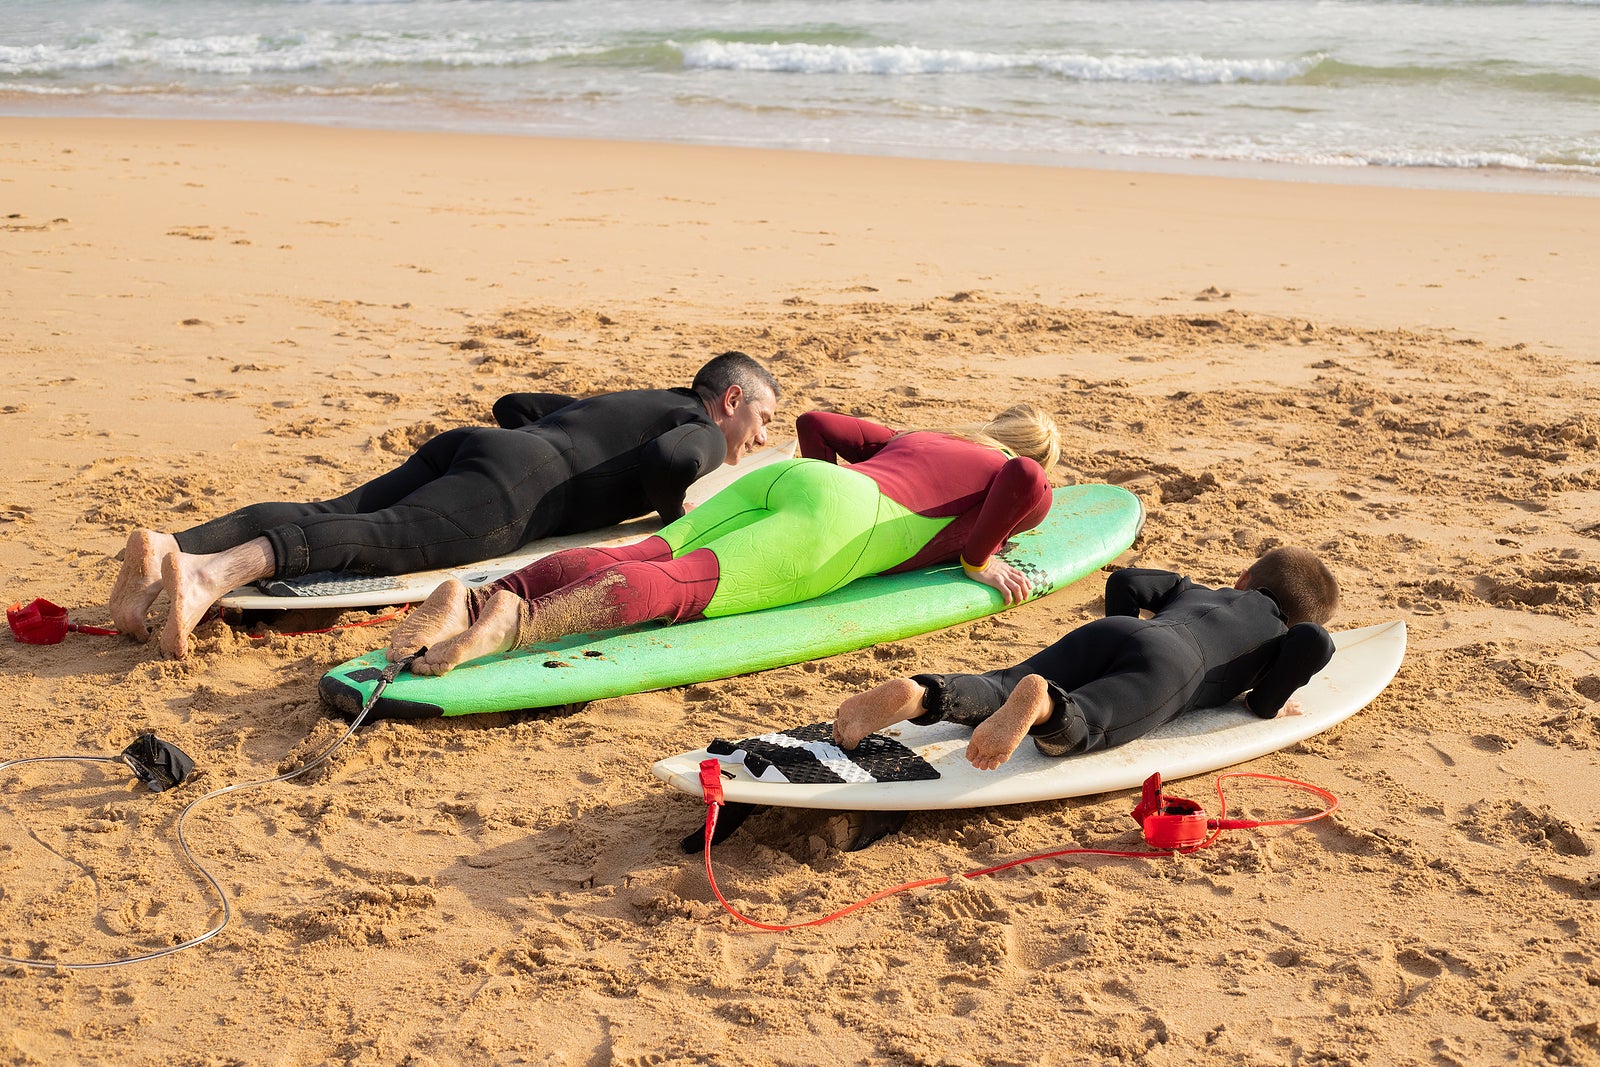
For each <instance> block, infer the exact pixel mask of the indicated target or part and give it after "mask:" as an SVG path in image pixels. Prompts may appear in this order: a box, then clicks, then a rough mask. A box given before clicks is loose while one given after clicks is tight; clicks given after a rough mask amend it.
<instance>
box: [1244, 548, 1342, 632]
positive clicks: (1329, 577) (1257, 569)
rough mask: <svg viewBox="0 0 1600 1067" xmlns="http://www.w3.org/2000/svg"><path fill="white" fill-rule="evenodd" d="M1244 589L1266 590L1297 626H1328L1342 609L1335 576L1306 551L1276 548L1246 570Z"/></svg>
mask: <svg viewBox="0 0 1600 1067" xmlns="http://www.w3.org/2000/svg"><path fill="white" fill-rule="evenodd" d="M1241 587H1242V588H1246V589H1264V590H1266V591H1268V592H1270V593H1271V594H1272V599H1274V600H1276V601H1277V602H1278V606H1279V607H1280V608H1282V609H1283V614H1284V616H1285V617H1286V618H1287V619H1288V620H1289V625H1290V626H1293V625H1295V624H1296V623H1301V622H1314V623H1318V624H1320V625H1327V622H1328V620H1329V619H1331V618H1333V612H1334V609H1336V608H1337V607H1338V606H1339V582H1338V580H1337V579H1335V578H1334V576H1333V572H1332V571H1330V570H1328V568H1327V566H1326V565H1325V564H1324V563H1323V562H1322V561H1321V560H1320V559H1318V558H1317V557H1316V556H1314V555H1313V554H1311V553H1310V552H1308V551H1306V550H1305V549H1303V548H1292V547H1288V546H1285V547H1283V548H1274V549H1272V550H1271V551H1270V552H1266V553H1264V554H1263V555H1262V557H1261V558H1260V559H1258V560H1256V561H1255V562H1254V563H1252V564H1250V566H1249V567H1248V568H1247V569H1246V570H1245V572H1244V575H1243V578H1242V585H1241Z"/></svg>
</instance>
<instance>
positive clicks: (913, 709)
mask: <svg viewBox="0 0 1600 1067" xmlns="http://www.w3.org/2000/svg"><path fill="white" fill-rule="evenodd" d="M927 691H928V690H927V687H925V686H923V685H922V684H921V683H920V682H914V681H912V680H911V679H910V678H895V679H892V680H890V681H887V682H884V683H883V684H882V685H878V686H874V687H873V688H871V689H869V690H867V691H866V692H865V693H856V694H854V695H852V696H848V697H846V698H845V700H844V703H842V704H840V705H839V710H838V711H837V712H835V713H834V717H833V741H834V744H836V745H838V746H839V747H840V748H844V749H851V748H855V747H856V746H857V745H859V744H860V743H861V739H862V738H864V737H866V736H867V735H868V734H870V733H873V732H874V731H877V730H882V729H884V728H885V727H889V726H893V725H894V724H895V723H897V722H905V721H906V720H907V719H914V718H916V717H917V716H918V715H921V714H922V696H923V694H924V693H926V692H927Z"/></svg>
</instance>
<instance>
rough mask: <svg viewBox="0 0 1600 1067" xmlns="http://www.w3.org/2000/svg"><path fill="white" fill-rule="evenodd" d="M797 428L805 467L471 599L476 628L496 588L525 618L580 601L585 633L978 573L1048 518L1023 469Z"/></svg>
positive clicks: (1035, 481)
mask: <svg viewBox="0 0 1600 1067" xmlns="http://www.w3.org/2000/svg"><path fill="white" fill-rule="evenodd" d="M796 429H797V431H798V433H799V437H800V454H801V456H802V457H803V458H799V459H793V460H788V461H785V462H781V463H774V464H770V465H768V466H765V467H762V468H760V469H758V470H755V471H752V472H751V473H749V474H747V475H745V476H744V477H743V478H740V479H739V480H738V481H736V482H734V483H733V484H732V485H731V486H729V487H728V488H727V489H724V490H723V491H722V492H720V493H718V494H717V495H716V496H714V497H712V498H711V499H710V500H708V501H706V502H705V503H704V504H701V505H700V506H699V507H697V508H695V509H694V510H693V511H691V512H689V513H688V514H687V515H685V516H684V517H683V518H681V519H678V520H677V521H675V522H673V523H670V524H669V525H667V526H665V527H663V528H662V530H661V531H660V533H658V534H656V535H654V536H652V537H647V538H645V539H644V540H643V541H640V542H638V543H637V544H633V545H628V546H625V547H623V548H619V549H601V548H580V549H574V550H571V551H567V552H558V553H555V554H553V555H550V556H546V557H544V558H543V559H540V560H536V561H535V562H533V563H531V564H529V565H528V566H526V567H524V568H522V569H521V570H519V571H517V572H515V573H514V574H509V575H507V576H506V577H504V578H501V579H500V580H499V581H497V582H495V583H494V584H492V585H490V586H487V587H485V588H484V589H483V590H481V591H479V592H478V593H477V594H476V595H475V596H474V598H473V613H474V616H475V615H476V610H477V607H478V606H479V605H481V604H483V603H485V602H486V599H487V597H488V596H489V595H492V594H493V593H494V592H495V591H497V590H499V589H507V590H510V591H511V592H513V593H516V594H517V595H518V596H520V597H522V598H523V599H525V600H528V601H530V602H531V604H532V608H533V611H534V613H535V615H537V614H539V613H541V612H542V611H544V610H548V609H550V608H551V607H553V606H555V603H556V600H555V598H558V597H566V596H569V595H574V594H576V595H581V596H582V601H581V603H582V610H583V616H584V618H583V623H584V628H591V627H592V628H594V629H612V628H616V627H620V626H629V625H633V624H635V623H640V622H645V621H647V620H651V619H662V620H666V621H669V622H678V621H682V620H684V619H691V618H695V617H698V616H707V617H714V616H718V615H736V614H739V613H741V612H746V611H756V610H759V609H761V608H770V607H776V606H778V605H781V604H793V603H797V602H799V601H802V600H809V599H811V598H812V597H816V596H821V595H822V594H824V593H827V592H830V591H832V590H834V589H838V588H839V587H840V586H843V585H846V584H848V583H849V582H852V581H854V580H855V579H857V578H860V577H863V576H865V575H868V574H882V573H885V572H894V571H903V570H910V569H913V568H917V567H926V566H930V565H932V564H936V563H945V562H949V561H951V560H954V559H956V558H958V557H959V558H962V559H964V560H965V561H966V562H968V563H970V564H973V565H982V564H983V563H984V562H986V561H987V560H988V558H989V557H990V556H991V555H993V554H994V553H995V552H996V551H998V550H999V548H1000V546H1001V545H1003V544H1005V542H1006V539H1007V538H1009V537H1011V536H1012V535H1014V534H1016V533H1019V532H1020V531H1022V530H1028V529H1032V528H1033V527H1035V526H1037V525H1038V524H1039V523H1040V522H1041V521H1043V519H1044V516H1045V514H1046V512H1048V511H1049V509H1050V499H1051V497H1050V484H1049V482H1048V481H1047V480H1046V479H1045V475H1044V471H1043V470H1042V469H1041V468H1040V466H1039V464H1038V463H1036V462H1034V461H1033V460H1031V459H1017V458H1009V457H1008V456H1007V455H1006V454H1005V453H1003V452H1001V451H999V450H997V449H994V448H990V447H987V446H984V445H980V444H976V443H974V442H972V441H967V440H965V439H963V438H959V437H952V436H950V435H948V434H942V433H936V432H932V431H920V432H916V433H907V434H899V433H897V432H896V431H894V430H891V429H890V428H888V427H887V426H881V425H879V424H877V423H875V422H869V421H867V420H865V419H856V418H851V417H849V416H847V415H838V414H834V413H831V412H822V411H813V412H808V413H806V414H804V415H802V416H800V419H799V421H798V423H797V426H796ZM841 459H842V460H845V461H846V462H848V463H849V464H850V465H849V466H848V467H844V466H839V465H838V461H839V460H841Z"/></svg>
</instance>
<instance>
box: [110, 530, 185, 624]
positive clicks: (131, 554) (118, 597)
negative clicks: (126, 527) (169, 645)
mask: <svg viewBox="0 0 1600 1067" xmlns="http://www.w3.org/2000/svg"><path fill="white" fill-rule="evenodd" d="M176 551H178V542H177V541H176V540H175V539H174V538H173V537H172V535H171V534H164V533H158V532H156V531H155V530H135V531H133V533H131V534H129V535H128V546H127V548H125V549H124V550H123V553H122V569H121V570H119V571H117V581H116V584H114V585H113V586H112V587H111V604H110V608H111V622H112V625H114V626H116V628H117V629H118V630H120V631H122V632H123V633H125V634H127V635H128V636H129V637H131V638H133V639H134V640H135V641H148V640H149V639H150V627H149V626H148V625H147V623H146V620H145V616H146V615H148V614H149V613H150V605H151V604H154V603H155V602H156V597H157V596H159V595H161V557H162V556H165V555H166V554H167V553H169V552H176Z"/></svg>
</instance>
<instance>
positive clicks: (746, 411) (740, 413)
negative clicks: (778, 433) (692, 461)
mask: <svg viewBox="0 0 1600 1067" xmlns="http://www.w3.org/2000/svg"><path fill="white" fill-rule="evenodd" d="M722 410H723V417H722V418H721V419H719V420H717V424H718V426H719V427H721V429H722V436H723V437H724V438H726V439H727V442H728V456H727V458H726V459H724V460H723V462H724V463H726V464H728V465H729V466H733V465H734V464H736V463H738V462H739V461H740V460H741V459H743V458H744V457H745V456H748V455H749V454H750V453H752V452H754V451H755V450H756V449H758V448H765V447H766V445H767V424H768V423H770V422H771V421H772V417H773V416H774V415H776V414H777V413H778V402H777V400H775V399H774V398H773V396H772V392H771V391H770V390H768V389H762V390H760V392H754V393H746V392H744V391H743V390H741V389H740V388H739V387H738V386H737V385H735V386H732V387H730V388H729V389H728V391H727V392H726V393H724V394H723V397H722Z"/></svg>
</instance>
